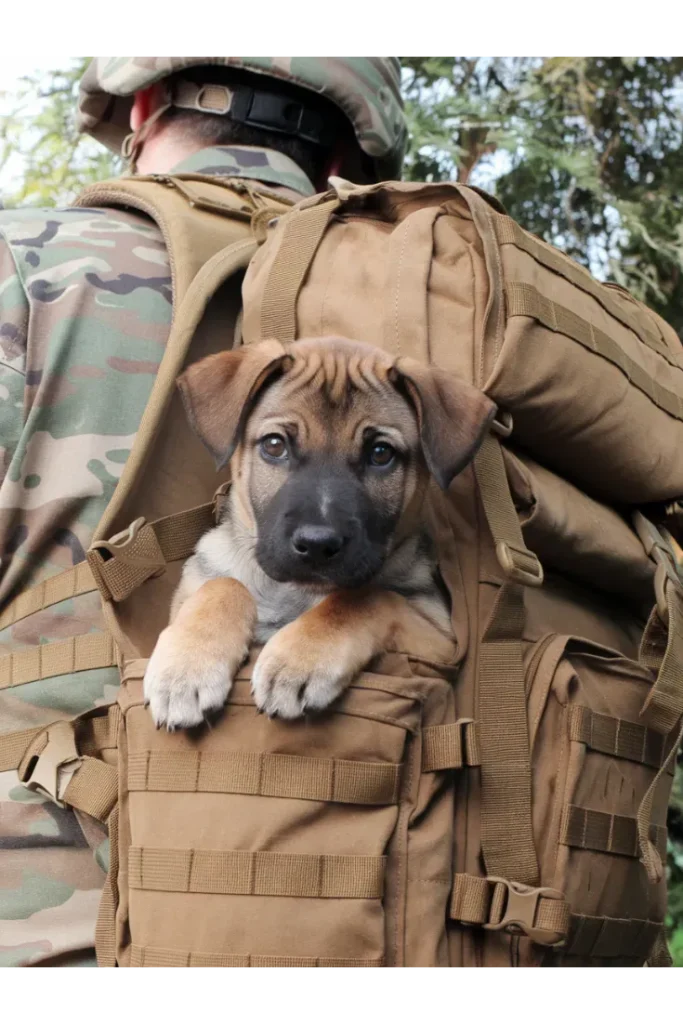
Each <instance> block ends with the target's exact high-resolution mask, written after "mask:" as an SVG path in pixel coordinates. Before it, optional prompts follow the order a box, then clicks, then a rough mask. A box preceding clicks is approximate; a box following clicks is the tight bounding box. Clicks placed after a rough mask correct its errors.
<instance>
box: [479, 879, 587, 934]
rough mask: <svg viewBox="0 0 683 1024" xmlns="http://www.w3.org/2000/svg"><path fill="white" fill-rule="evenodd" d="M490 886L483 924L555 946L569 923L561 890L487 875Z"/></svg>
mask: <svg viewBox="0 0 683 1024" xmlns="http://www.w3.org/2000/svg"><path fill="white" fill-rule="evenodd" d="M486 881H487V882H488V883H490V884H491V885H493V886H494V889H493V896H492V899H491V909H490V917H489V920H488V921H487V922H485V923H484V925H483V927H484V928H486V929H487V930H488V931H504V932H507V934H508V935H524V936H526V938H529V939H531V941H532V942H537V943H539V944H540V945H542V946H559V945H561V944H562V943H563V942H564V941H565V939H566V937H567V931H568V927H569V906H568V904H567V902H566V900H565V898H564V895H563V893H561V892H560V891H559V890H558V889H550V888H548V887H546V886H542V887H539V888H533V887H532V886H530V885H522V883H521V882H511V881H510V880H509V879H507V878H498V877H495V876H489V877H488V878H487V879H486Z"/></svg>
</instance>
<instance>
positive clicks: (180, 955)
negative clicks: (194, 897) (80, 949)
mask: <svg viewBox="0 0 683 1024" xmlns="http://www.w3.org/2000/svg"><path fill="white" fill-rule="evenodd" d="M384 964H385V961H384V958H378V959H377V960H352V959H349V958H345V959H344V958H341V957H325V956H319V957H312V956H252V955H249V954H244V955H239V954H237V953H232V954H230V953H192V952H189V951H188V952H183V951H182V950H179V949H163V948H158V947H153V946H135V945H133V946H131V948H130V966H131V967H384Z"/></svg>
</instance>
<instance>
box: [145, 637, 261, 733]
mask: <svg viewBox="0 0 683 1024" xmlns="http://www.w3.org/2000/svg"><path fill="white" fill-rule="evenodd" d="M235 646H236V649H235V650H230V649H228V648H227V647H226V645H224V644H222V645H216V646H215V647H213V648H212V647H199V646H198V645H197V644H196V642H195V643H192V641H191V640H190V639H189V637H188V634H187V633H186V632H184V631H183V630H179V629H174V628H173V626H168V627H167V628H166V629H165V630H164V631H163V633H161V635H160V636H159V639H158V641H157V645H156V647H155V648H154V651H153V653H152V657H151V658H150V660H149V664H148V666H147V671H146V672H145V679H144V693H145V701H146V702H147V703H148V704H149V708H150V711H151V713H152V717H153V719H154V722H155V724H156V726H157V728H159V727H161V726H166V728H167V729H168V730H169V732H174V731H175V730H176V729H186V728H189V727H190V726H193V725H200V724H201V723H202V722H203V721H205V720H206V718H207V717H208V716H209V715H210V714H212V713H213V712H216V711H219V710H220V709H221V708H222V707H223V705H224V704H225V701H226V699H227V697H228V694H229V693H230V690H231V688H232V681H233V679H234V677H235V674H236V672H237V670H238V669H239V667H240V665H241V664H242V663H243V662H244V661H245V660H246V658H247V655H248V647H247V646H246V645H235Z"/></svg>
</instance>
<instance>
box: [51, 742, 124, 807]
mask: <svg viewBox="0 0 683 1024" xmlns="http://www.w3.org/2000/svg"><path fill="white" fill-rule="evenodd" d="M61 799H62V800H63V801H64V803H65V804H68V805H69V807H74V808H75V809H76V810H77V811H84V812H85V813H86V814H90V815H91V816H92V817H93V818H97V820H98V821H102V822H106V821H107V820H108V818H109V815H110V814H111V812H112V810H113V808H114V806H115V804H116V802H117V800H118V773H117V771H116V768H114V767H113V766H112V765H110V764H105V763H104V761H99V760H98V759H97V758H95V757H84V758H82V759H81V763H80V766H79V767H78V768H77V769H76V771H75V772H74V774H73V775H72V777H71V780H70V782H69V784H68V786H67V787H66V789H65V790H64V794H63V796H62V798H61Z"/></svg>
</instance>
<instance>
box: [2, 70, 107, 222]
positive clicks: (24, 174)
mask: <svg viewBox="0 0 683 1024" xmlns="http://www.w3.org/2000/svg"><path fill="white" fill-rule="evenodd" d="M88 59H89V58H87V57H74V58H73V59H72V62H71V65H70V66H69V67H67V68H59V69H57V70H53V71H41V72H34V73H33V74H28V75H25V76H23V77H22V78H21V79H20V80H19V82H18V83H17V88H16V90H14V91H13V92H12V93H11V94H8V93H0V104H1V105H2V109H4V110H6V111H7V113H5V114H4V115H3V116H2V117H0V172H2V171H3V170H5V171H6V173H7V174H8V175H11V176H12V178H14V177H15V175H14V174H13V173H12V172H13V169H14V168H17V169H18V171H17V174H18V179H19V180H17V181H16V184H14V182H13V187H12V188H11V191H10V192H9V194H7V193H5V194H2V195H0V200H2V203H3V205H4V206H6V207H11V206H61V205H66V204H67V203H68V202H69V201H70V200H71V199H73V198H74V197H75V196H76V195H77V194H78V192H79V191H80V190H81V189H82V188H84V187H85V185H88V184H89V183H90V182H92V181H97V180H100V181H101V180H102V179H103V178H108V177H111V176H112V174H117V173H119V172H120V169H121V161H120V160H117V159H116V158H115V157H114V156H113V155H112V154H111V153H109V152H108V151H107V150H106V149H104V148H103V147H102V146H100V145H99V144H98V143H96V142H95V141H94V140H93V139H90V138H89V137H88V136H84V135H79V133H78V132H77V130H76V119H75V109H76V98H77V96H78V82H79V80H80V78H81V76H82V74H83V71H84V69H85V66H86V64H87V63H88Z"/></svg>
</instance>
